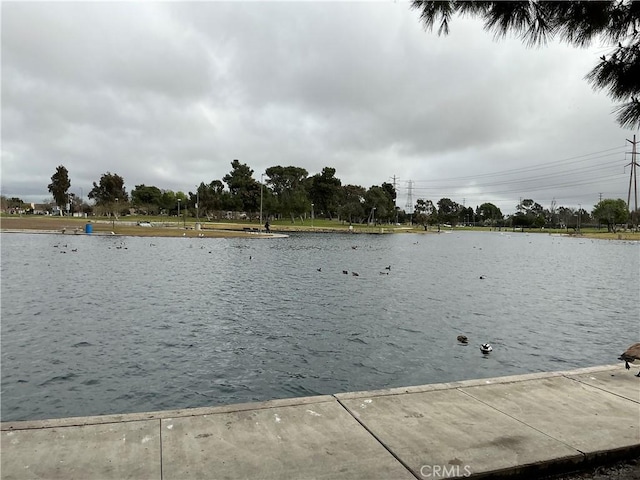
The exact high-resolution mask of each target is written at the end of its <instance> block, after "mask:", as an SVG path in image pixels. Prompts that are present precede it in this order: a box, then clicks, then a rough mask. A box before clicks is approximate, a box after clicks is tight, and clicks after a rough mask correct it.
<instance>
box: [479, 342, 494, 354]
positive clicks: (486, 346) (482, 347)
mask: <svg viewBox="0 0 640 480" xmlns="http://www.w3.org/2000/svg"><path fill="white" fill-rule="evenodd" d="M480 351H481V352H482V353H485V354H486V353H491V352H492V351H493V347H492V346H491V344H490V343H483V344H482V345H480Z"/></svg>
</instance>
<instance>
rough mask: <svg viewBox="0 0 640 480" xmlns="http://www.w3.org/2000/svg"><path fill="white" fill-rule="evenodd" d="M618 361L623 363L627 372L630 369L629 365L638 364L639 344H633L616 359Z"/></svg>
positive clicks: (639, 374)
mask: <svg viewBox="0 0 640 480" xmlns="http://www.w3.org/2000/svg"><path fill="white" fill-rule="evenodd" d="M618 360H622V361H624V368H626V369H627V370H629V369H630V368H631V367H630V366H629V364H630V363H636V364H637V363H640V342H639V343H634V344H633V345H631V346H630V347H629V348H627V350H626V351H625V352H624V353H623V354H622V355H620V357H618ZM636 377H640V371H639V372H638V374H637V375H636Z"/></svg>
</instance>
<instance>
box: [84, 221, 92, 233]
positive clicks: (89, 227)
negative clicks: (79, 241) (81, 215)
mask: <svg viewBox="0 0 640 480" xmlns="http://www.w3.org/2000/svg"><path fill="white" fill-rule="evenodd" d="M84 233H86V234H87V235H91V234H92V233H93V225H92V224H91V223H87V224H86V225H85V226H84Z"/></svg>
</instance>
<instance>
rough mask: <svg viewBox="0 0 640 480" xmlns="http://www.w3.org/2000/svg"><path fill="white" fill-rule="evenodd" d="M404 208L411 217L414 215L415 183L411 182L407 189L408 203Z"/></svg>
mask: <svg viewBox="0 0 640 480" xmlns="http://www.w3.org/2000/svg"><path fill="white" fill-rule="evenodd" d="M404 208H405V209H406V211H407V213H408V214H409V215H412V214H413V181H411V180H409V186H408V187H407V203H405V205H404Z"/></svg>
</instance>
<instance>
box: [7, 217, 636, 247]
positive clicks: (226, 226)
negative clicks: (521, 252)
mask: <svg viewBox="0 0 640 480" xmlns="http://www.w3.org/2000/svg"><path fill="white" fill-rule="evenodd" d="M146 221H149V220H148V219H146V218H139V217H133V218H132V217H126V218H122V217H121V218H120V219H119V220H113V219H107V218H97V219H94V218H92V219H84V218H77V217H48V216H36V215H33V216H32V215H23V216H18V215H12V216H7V215H3V216H2V217H0V231H2V232H12V231H26V232H29V231H31V232H33V233H38V232H40V233H64V234H84V231H85V225H86V224H87V223H91V225H92V228H93V234H95V235H111V234H112V232H113V234H116V235H126V236H139V237H183V236H184V237H209V238H224V237H248V238H250V237H254V238H255V237H256V234H257V233H258V231H259V229H260V225H259V223H258V222H251V221H240V222H232V221H217V222H208V221H202V222H200V229H197V226H196V225H197V224H196V222H195V220H194V219H190V220H189V221H179V220H178V219H176V218H171V219H167V218H162V219H152V220H151V223H152V225H153V226H146V227H143V226H139V225H138V222H146ZM447 230H451V229H447ZM271 231H272V232H273V233H288V232H314V233H356V234H359V233H368V234H381V233H385V234H386V233H426V234H432V233H438V232H437V230H436V229H431V230H429V231H425V230H424V228H423V227H422V226H421V225H416V226H407V225H399V226H397V225H378V226H367V225H353V227H352V228H351V229H350V226H349V225H348V224H347V223H342V222H337V221H331V220H324V219H315V220H314V221H313V223H312V222H311V220H309V219H307V220H306V221H305V222H299V223H295V224H292V223H290V222H289V221H287V220H284V221H280V222H273V223H272V224H271ZM443 231H444V230H443ZM453 231H455V232H461V231H489V229H488V228H487V227H461V228H455V229H453ZM502 231H503V232H505V233H514V234H517V233H521V232H519V231H516V232H513V231H512V230H511V229H503V230H502ZM524 233H527V234H528V233H543V234H551V235H563V236H571V237H579V238H596V239H604V240H627V241H629V240H630V241H640V233H638V232H630V231H626V232H616V233H609V232H606V231H598V230H595V229H593V230H587V229H585V230H584V231H582V232H581V233H580V234H577V233H573V232H571V233H570V232H567V231H565V230H526V231H525V232H524ZM262 234H263V235H261V236H264V228H263V229H262Z"/></svg>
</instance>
